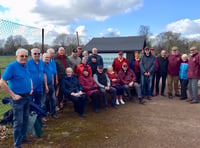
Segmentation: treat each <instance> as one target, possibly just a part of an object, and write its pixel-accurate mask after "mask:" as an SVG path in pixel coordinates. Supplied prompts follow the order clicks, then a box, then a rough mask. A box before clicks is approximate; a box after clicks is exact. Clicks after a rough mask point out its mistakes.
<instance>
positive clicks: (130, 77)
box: [118, 62, 144, 104]
mask: <svg viewBox="0 0 200 148" xmlns="http://www.w3.org/2000/svg"><path fill="white" fill-rule="evenodd" d="M118 76H119V79H120V82H121V84H122V85H123V86H124V90H125V91H126V92H127V94H128V96H129V99H130V100H132V101H134V99H133V96H132V93H131V88H135V90H136V93H137V96H138V100H139V103H140V104H143V103H144V101H143V100H142V96H141V86H140V84H138V83H137V82H136V76H135V73H134V72H133V71H132V70H131V69H130V68H128V65H127V63H125V62H124V63H123V64H122V69H121V70H120V71H119V73H118ZM132 90H133V89H132Z"/></svg>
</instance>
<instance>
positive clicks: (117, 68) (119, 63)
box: [112, 51, 129, 73]
mask: <svg viewBox="0 0 200 148" xmlns="http://www.w3.org/2000/svg"><path fill="white" fill-rule="evenodd" d="M123 55H124V52H123V51H119V53H118V57H116V58H114V60H113V63H112V67H113V70H114V71H115V72H116V73H118V72H119V71H120V70H121V68H122V63H124V62H126V63H127V64H128V65H129V62H128V60H127V59H126V58H125V57H123Z"/></svg>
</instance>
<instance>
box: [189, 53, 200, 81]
mask: <svg viewBox="0 0 200 148" xmlns="http://www.w3.org/2000/svg"><path fill="white" fill-rule="evenodd" d="M187 76H188V78H192V79H199V78H200V54H199V53H195V54H193V55H192V56H191V57H190V59H189V61H188V72H187Z"/></svg>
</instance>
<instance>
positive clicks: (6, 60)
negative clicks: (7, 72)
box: [0, 56, 16, 68]
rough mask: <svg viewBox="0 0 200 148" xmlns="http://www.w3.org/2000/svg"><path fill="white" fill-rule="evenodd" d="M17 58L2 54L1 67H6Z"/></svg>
mask: <svg viewBox="0 0 200 148" xmlns="http://www.w3.org/2000/svg"><path fill="white" fill-rule="evenodd" d="M15 60H16V57H15V56H0V68H5V67H6V66H7V65H8V64H9V63H10V62H12V61H15Z"/></svg>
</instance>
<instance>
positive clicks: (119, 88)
mask: <svg viewBox="0 0 200 148" xmlns="http://www.w3.org/2000/svg"><path fill="white" fill-rule="evenodd" d="M113 87H114V88H115V89H116V91H117V92H116V93H117V94H116V95H123V94H124V87H123V86H122V85H116V86H113Z"/></svg>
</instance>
